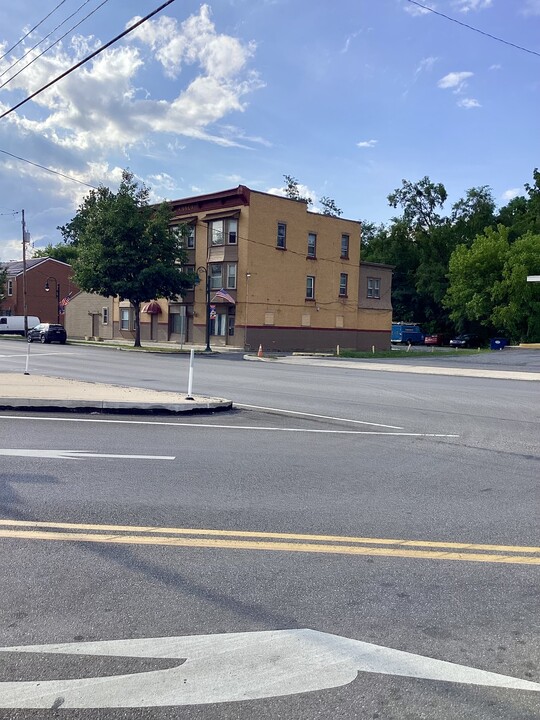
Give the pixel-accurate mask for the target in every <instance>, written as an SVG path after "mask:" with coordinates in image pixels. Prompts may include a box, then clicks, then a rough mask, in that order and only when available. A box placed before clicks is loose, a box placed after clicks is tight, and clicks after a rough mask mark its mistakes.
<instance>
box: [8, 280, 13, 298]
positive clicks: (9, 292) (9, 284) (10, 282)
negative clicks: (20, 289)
mask: <svg viewBox="0 0 540 720" xmlns="http://www.w3.org/2000/svg"><path fill="white" fill-rule="evenodd" d="M7 294H8V295H13V280H8V281H7Z"/></svg>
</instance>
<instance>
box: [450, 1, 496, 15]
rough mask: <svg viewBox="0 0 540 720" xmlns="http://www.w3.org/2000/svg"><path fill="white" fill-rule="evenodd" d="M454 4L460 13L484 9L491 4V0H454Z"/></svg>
mask: <svg viewBox="0 0 540 720" xmlns="http://www.w3.org/2000/svg"><path fill="white" fill-rule="evenodd" d="M454 5H455V6H456V8H457V9H458V10H459V12H462V13H468V12H471V11H473V12H474V11H478V10H486V8H489V7H491V6H492V5H493V0H456V1H455V2H454Z"/></svg>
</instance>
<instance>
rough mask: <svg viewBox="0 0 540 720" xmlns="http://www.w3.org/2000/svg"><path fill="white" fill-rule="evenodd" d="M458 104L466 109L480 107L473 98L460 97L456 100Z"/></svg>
mask: <svg viewBox="0 0 540 720" xmlns="http://www.w3.org/2000/svg"><path fill="white" fill-rule="evenodd" d="M458 105H459V107H462V108H465V109H466V110H471V109H472V108H479V107H482V106H481V105H480V103H479V102H478V100H476V99H475V98H461V100H458Z"/></svg>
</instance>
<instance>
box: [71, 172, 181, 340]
mask: <svg viewBox="0 0 540 720" xmlns="http://www.w3.org/2000/svg"><path fill="white" fill-rule="evenodd" d="M148 199H149V191H148V189H147V188H146V187H145V186H144V185H142V186H141V187H139V186H138V184H137V183H136V182H135V181H134V178H133V174H132V173H130V172H129V171H127V170H125V171H124V172H123V175H122V182H121V183H120V187H119V189H118V192H116V193H113V192H112V191H111V190H110V189H109V188H106V187H103V186H101V187H100V188H98V189H97V190H91V191H90V193H89V194H88V195H87V197H86V198H85V199H84V201H83V203H82V204H81V205H80V207H79V209H78V211H77V214H76V215H75V217H74V218H73V219H72V220H71V222H69V223H67V225H64V226H63V227H61V228H59V229H60V231H61V233H62V236H63V238H64V241H65V242H66V243H71V244H75V245H76V247H77V259H76V261H75V264H74V281H75V282H76V283H77V285H78V286H79V287H80V288H81V289H82V290H85V291H86V292H93V293H97V294H98V295H103V296H105V297H109V296H113V297H118V298H120V299H121V300H128V301H129V302H130V304H131V306H132V308H133V311H134V319H135V323H134V325H135V343H134V344H135V347H140V345H141V333H140V305H141V303H142V302H145V301H148V300H151V299H153V298H157V297H161V298H168V299H172V298H175V297H177V296H178V295H184V294H185V292H186V291H187V289H189V287H190V286H191V284H192V282H193V277H192V275H191V274H187V273H184V272H181V271H180V269H179V266H180V265H181V264H182V263H183V262H185V259H186V258H185V252H184V250H183V249H182V245H181V238H180V235H179V233H177V232H175V231H173V230H172V229H171V228H170V220H171V211H170V207H169V205H168V204H167V203H162V204H161V205H159V206H151V205H149V202H148Z"/></svg>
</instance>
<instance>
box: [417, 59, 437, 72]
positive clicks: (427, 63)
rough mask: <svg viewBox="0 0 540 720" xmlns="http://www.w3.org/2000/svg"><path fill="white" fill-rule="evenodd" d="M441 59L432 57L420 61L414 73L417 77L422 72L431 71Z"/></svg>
mask: <svg viewBox="0 0 540 720" xmlns="http://www.w3.org/2000/svg"><path fill="white" fill-rule="evenodd" d="M438 59H439V58H438V57H434V56H432V55H430V56H429V57H426V58H423V59H422V60H420V62H419V64H418V67H417V68H416V70H415V71H414V74H415V75H419V74H420V73H422V72H425V71H428V70H431V69H432V68H433V66H434V65H435V63H436V62H437V60H438Z"/></svg>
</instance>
